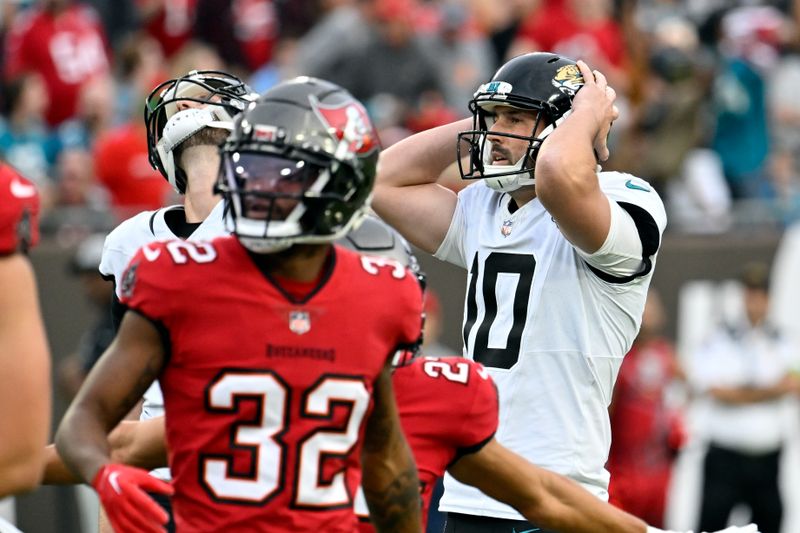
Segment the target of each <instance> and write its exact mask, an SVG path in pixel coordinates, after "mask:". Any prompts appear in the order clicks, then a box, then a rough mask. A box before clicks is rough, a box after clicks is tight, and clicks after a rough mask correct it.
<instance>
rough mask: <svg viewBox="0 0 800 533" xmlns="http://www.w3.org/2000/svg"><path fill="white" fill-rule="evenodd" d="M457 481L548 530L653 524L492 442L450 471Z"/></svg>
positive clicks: (630, 529)
mask: <svg viewBox="0 0 800 533" xmlns="http://www.w3.org/2000/svg"><path fill="white" fill-rule="evenodd" d="M448 472H450V473H451V474H452V475H453V476H455V478H456V479H458V480H459V481H461V482H462V483H467V484H469V485H472V486H474V487H477V488H478V489H480V490H482V491H483V492H485V493H486V494H487V495H488V496H491V497H492V498H494V499H496V500H499V501H502V502H505V503H507V504H509V505H511V506H512V507H514V508H515V509H517V510H518V511H519V512H520V513H522V515H523V516H525V518H526V519H527V520H528V521H530V522H531V523H534V524H536V525H538V526H541V527H542V528H546V529H552V530H555V531H569V532H571V533H598V532H611V531H613V532H614V533H644V532H645V530H646V528H647V525H646V524H645V523H644V522H642V521H641V520H639V519H638V518H635V517H633V516H631V515H629V514H627V513H624V512H623V511H620V510H619V509H616V508H614V507H612V506H611V505H608V504H606V503H604V502H602V501H600V500H598V499H597V498H596V497H595V496H593V495H592V494H590V493H589V492H588V491H586V490H585V489H584V488H582V487H581V486H579V485H578V484H576V483H574V482H573V481H570V480H568V479H567V478H565V477H563V476H559V475H558V474H554V473H552V472H549V471H547V470H544V469H542V468H539V467H537V466H535V465H533V464H532V463H530V462H528V461H527V460H526V459H525V458H523V457H521V456H520V455H517V454H516V453H514V452H512V451H511V450H509V449H507V448H505V447H503V446H502V445H501V444H500V443H498V442H497V441H496V440H494V439H493V440H492V441H490V442H489V443H488V444H486V445H485V446H484V447H483V448H482V449H481V450H480V451H478V452H476V453H474V454H470V455H467V456H464V457H462V458H461V459H460V460H458V461H457V462H456V463H455V464H454V465H452V466H451V467H450V468H448Z"/></svg>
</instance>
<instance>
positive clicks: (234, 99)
mask: <svg viewBox="0 0 800 533" xmlns="http://www.w3.org/2000/svg"><path fill="white" fill-rule="evenodd" d="M257 98H258V94H257V93H254V92H253V91H252V89H250V88H249V87H248V86H247V85H246V84H245V83H244V82H242V81H241V80H240V79H239V78H237V77H236V76H233V75H232V74H228V73H225V72H221V71H209V70H206V71H192V72H189V73H188V74H187V75H185V76H183V77H181V78H176V79H172V80H168V81H165V82H164V83H162V84H160V85H159V86H157V87H156V88H155V89H153V91H152V92H151V93H150V95H149V96H148V98H147V100H146V103H145V109H144V121H145V125H146V126H147V146H148V153H149V158H150V163H151V164H152V165H153V167H154V168H156V169H157V170H158V171H159V172H161V174H162V175H163V176H164V178H166V179H167V180H168V181H169V183H170V184H171V185H172V186H173V188H174V189H175V191H176V192H178V193H179V194H180V195H182V196H183V203H182V204H179V205H172V206H169V207H164V208H161V209H157V210H155V211H144V212H142V213H139V214H138V215H135V216H133V217H131V218H129V219H128V220H125V221H124V222H122V223H121V224H120V225H119V226H117V228H115V229H114V230H113V231H112V232H111V233H110V234H109V235H108V236H107V237H106V240H105V244H104V246H103V255H102V258H101V261H100V273H101V274H102V275H103V276H104V277H106V278H107V279H113V281H114V285H115V294H114V302H113V304H112V313H113V315H114V323H115V326H116V327H117V328H118V327H119V323H120V321H121V320H122V315H123V314H124V312H125V309H124V307H123V306H122V305H121V304H120V303H119V290H120V286H121V279H122V275H123V273H124V271H125V267H126V266H127V265H128V262H129V261H130V260H131V258H132V257H133V256H134V254H135V253H136V251H137V250H138V249H139V248H141V247H142V246H143V245H145V244H147V243H149V242H151V241H158V240H168V239H175V238H180V239H188V240H211V239H213V238H214V237H217V236H220V235H223V234H225V233H226V231H225V227H224V221H223V202H222V198H221V196H219V195H217V194H215V193H214V184H215V182H216V180H217V175H218V170H219V154H218V153H217V152H218V146H219V145H221V144H222V142H224V140H225V139H226V138H227V136H228V134H229V133H230V130H231V127H232V120H233V117H234V116H235V115H236V114H238V113H239V112H240V111H241V110H243V109H244V108H245V107H246V106H247V104H248V103H249V102H251V101H253V100H255V99H257ZM163 414H164V400H163V397H162V395H161V389H160V388H159V386H158V382H154V383H153V385H152V386H151V387H150V388H149V389H148V390H147V392H146V393H145V395H144V399H143V403H142V413H141V418H142V419H148V418H152V417H155V416H162V415H163ZM153 475H155V476H156V477H158V478H160V479H169V470H168V469H167V468H162V469H158V470H155V471H153ZM161 503H162V504H164V505H165V506H167V503H166V502H165V501H163V500H161Z"/></svg>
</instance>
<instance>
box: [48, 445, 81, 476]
mask: <svg viewBox="0 0 800 533" xmlns="http://www.w3.org/2000/svg"><path fill="white" fill-rule="evenodd" d="M44 454H45V461H44V477H43V478H42V483H43V484H45V485H77V484H79V483H82V480H81V478H80V477H79V476H77V475H75V473H74V472H73V471H72V470H70V469H69V468H67V465H66V464H64V461H63V460H62V459H61V456H60V455H59V454H58V450H56V446H55V444H50V445H48V446H47V447H45V449H44Z"/></svg>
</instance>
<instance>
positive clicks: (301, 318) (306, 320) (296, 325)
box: [289, 311, 311, 335]
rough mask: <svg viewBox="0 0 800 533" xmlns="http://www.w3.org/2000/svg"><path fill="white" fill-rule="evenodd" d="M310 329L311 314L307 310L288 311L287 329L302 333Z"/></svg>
mask: <svg viewBox="0 0 800 533" xmlns="http://www.w3.org/2000/svg"><path fill="white" fill-rule="evenodd" d="M310 329H311V315H310V314H309V313H308V311H290V312H289V331H291V332H292V333H297V334H298V335H302V334H303V333H307V332H308V331H309V330H310Z"/></svg>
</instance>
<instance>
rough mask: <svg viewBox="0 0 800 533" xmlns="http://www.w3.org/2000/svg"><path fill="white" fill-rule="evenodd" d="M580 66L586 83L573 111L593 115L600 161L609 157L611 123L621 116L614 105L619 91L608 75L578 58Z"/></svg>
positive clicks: (577, 97)
mask: <svg viewBox="0 0 800 533" xmlns="http://www.w3.org/2000/svg"><path fill="white" fill-rule="evenodd" d="M577 63H578V68H579V69H580V71H581V74H582V75H583V80H584V85H583V87H581V89H580V90H579V91H578V93H577V94H576V95H575V99H574V100H573V101H572V111H573V113H587V114H590V115H593V116H594V118H595V122H596V130H595V132H594V140H593V148H594V151H595V153H596V154H597V157H598V159H599V160H600V161H605V160H607V159H608V155H609V152H608V132H609V130H610V129H611V123H612V122H614V120H616V118H617V117H618V116H619V109H617V106H615V105H614V100H616V98H617V92H616V91H615V90H614V89H612V88H611V87H609V86H608V81H607V80H606V77H605V76H604V75H603V73H601V72H600V71H598V70H594V71H593V70H592V69H590V68H589V66H588V65H587V64H586V63H585V62H584V61H582V60H578V62H577Z"/></svg>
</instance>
